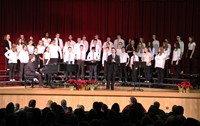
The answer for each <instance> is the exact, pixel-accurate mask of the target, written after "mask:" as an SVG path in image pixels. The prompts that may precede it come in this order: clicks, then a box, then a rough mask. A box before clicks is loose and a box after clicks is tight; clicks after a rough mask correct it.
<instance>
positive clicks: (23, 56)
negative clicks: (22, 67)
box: [18, 50, 29, 63]
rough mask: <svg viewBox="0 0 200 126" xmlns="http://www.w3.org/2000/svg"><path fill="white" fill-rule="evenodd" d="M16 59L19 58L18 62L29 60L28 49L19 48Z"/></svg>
mask: <svg viewBox="0 0 200 126" xmlns="http://www.w3.org/2000/svg"><path fill="white" fill-rule="evenodd" d="M18 59H19V61H20V63H28V61H29V54H28V51H25V50H21V51H20V52H19V54H18Z"/></svg>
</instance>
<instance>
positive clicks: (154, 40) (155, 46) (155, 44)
mask: <svg viewBox="0 0 200 126" xmlns="http://www.w3.org/2000/svg"><path fill="white" fill-rule="evenodd" d="M152 39H153V41H152V43H153V47H154V49H155V55H157V54H158V48H159V47H160V42H159V41H158V40H157V39H156V35H152Z"/></svg>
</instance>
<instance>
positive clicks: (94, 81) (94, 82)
mask: <svg viewBox="0 0 200 126" xmlns="http://www.w3.org/2000/svg"><path fill="white" fill-rule="evenodd" d="M87 84H88V85H97V84H98V82H97V80H88V81H87Z"/></svg>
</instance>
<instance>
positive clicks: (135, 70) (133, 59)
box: [130, 50, 139, 82]
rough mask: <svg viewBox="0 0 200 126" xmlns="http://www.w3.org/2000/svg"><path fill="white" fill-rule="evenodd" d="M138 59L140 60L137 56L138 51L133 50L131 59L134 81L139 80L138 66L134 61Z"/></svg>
mask: <svg viewBox="0 0 200 126" xmlns="http://www.w3.org/2000/svg"><path fill="white" fill-rule="evenodd" d="M138 61H139V58H138V56H137V52H136V51H135V50H133V56H131V60H130V68H131V78H132V82H137V68H136V67H135V64H134V63H135V62H138Z"/></svg>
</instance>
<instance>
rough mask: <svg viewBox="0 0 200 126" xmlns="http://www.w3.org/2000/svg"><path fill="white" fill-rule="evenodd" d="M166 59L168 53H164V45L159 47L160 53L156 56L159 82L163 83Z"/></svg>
mask: <svg viewBox="0 0 200 126" xmlns="http://www.w3.org/2000/svg"><path fill="white" fill-rule="evenodd" d="M165 59H166V55H165V54H164V50H163V47H159V48H158V54H157V55H156V57H155V68H156V71H157V78H158V83H163V79H164V68H165Z"/></svg>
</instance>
